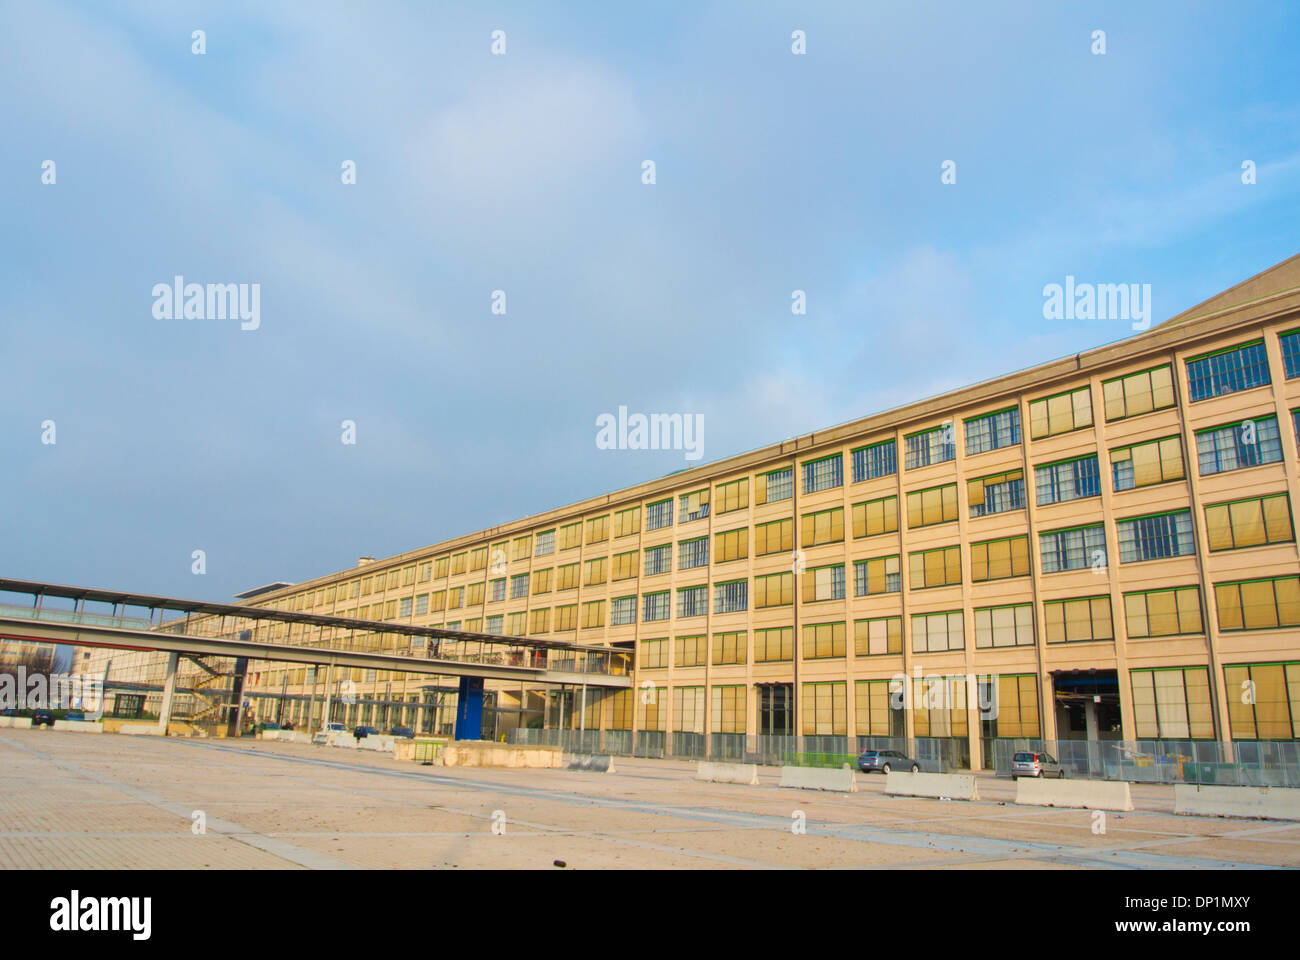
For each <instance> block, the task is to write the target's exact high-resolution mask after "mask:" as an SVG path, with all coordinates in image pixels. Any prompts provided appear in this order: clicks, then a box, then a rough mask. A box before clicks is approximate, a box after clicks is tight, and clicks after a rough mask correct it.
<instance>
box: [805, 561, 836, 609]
mask: <svg viewBox="0 0 1300 960" xmlns="http://www.w3.org/2000/svg"><path fill="white" fill-rule="evenodd" d="M843 599H844V564H842V563H837V564H835V565H834V566H829V567H817V568H815V569H813V570H806V571H804V574H803V602H804V603H816V602H818V601H821V600H843Z"/></svg>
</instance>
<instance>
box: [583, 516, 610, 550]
mask: <svg viewBox="0 0 1300 960" xmlns="http://www.w3.org/2000/svg"><path fill="white" fill-rule="evenodd" d="M608 539H609V514H608V513H607V514H605V515H604V516H603V517H592V518H591V519H590V520H588V521H587V542H588V543H604V542H605V541H606V540H608Z"/></svg>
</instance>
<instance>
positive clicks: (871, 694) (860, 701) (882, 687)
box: [853, 680, 904, 737]
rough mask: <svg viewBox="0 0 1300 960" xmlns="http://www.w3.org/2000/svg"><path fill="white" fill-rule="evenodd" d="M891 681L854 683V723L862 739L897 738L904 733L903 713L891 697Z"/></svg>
mask: <svg viewBox="0 0 1300 960" xmlns="http://www.w3.org/2000/svg"><path fill="white" fill-rule="evenodd" d="M893 683H894V682H893V681H890V680H856V681H854V683H853V699H854V710H853V723H854V726H855V727H856V728H857V734H858V736H860V737H896V736H900V735H901V734H902V733H903V730H904V727H903V711H902V710H901V709H897V708H896V706H895V704H894V702H893V698H892V697H891V696H890V687H891V685H893Z"/></svg>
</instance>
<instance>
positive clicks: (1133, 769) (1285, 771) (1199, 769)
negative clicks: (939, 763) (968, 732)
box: [993, 740, 1300, 787]
mask: <svg viewBox="0 0 1300 960" xmlns="http://www.w3.org/2000/svg"><path fill="white" fill-rule="evenodd" d="M1026 750H1030V751H1041V752H1043V753H1048V754H1051V755H1052V756H1054V757H1056V759H1057V760H1059V761H1061V764H1062V766H1064V767H1065V770H1066V775H1067V776H1070V777H1078V778H1081V779H1088V778H1090V779H1094V780H1128V781H1130V782H1132V783H1218V784H1228V785H1230V786H1259V787H1300V741H1295V740H1280V741H1271V740H1268V741H1266V740H1243V741H1238V742H1236V743H1228V744H1225V743H1219V742H1218V741H1216V740H1101V741H1097V740H995V741H993V769H994V772H995V773H996V774H997V775H998V776H1000V777H1007V776H1010V775H1011V760H1012V757H1013V756H1014V755H1015V754H1016V753H1017V752H1020V751H1026Z"/></svg>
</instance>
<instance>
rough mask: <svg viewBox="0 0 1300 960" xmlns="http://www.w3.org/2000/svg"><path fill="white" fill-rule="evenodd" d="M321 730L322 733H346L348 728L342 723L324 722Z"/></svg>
mask: <svg viewBox="0 0 1300 960" xmlns="http://www.w3.org/2000/svg"><path fill="white" fill-rule="evenodd" d="M321 732H322V733H347V732H348V728H347V727H346V726H345V725H344V724H341V723H335V722H331V723H327V724H325V729H324V730H322V731H321Z"/></svg>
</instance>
